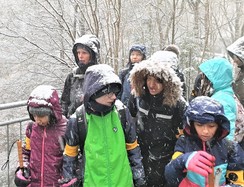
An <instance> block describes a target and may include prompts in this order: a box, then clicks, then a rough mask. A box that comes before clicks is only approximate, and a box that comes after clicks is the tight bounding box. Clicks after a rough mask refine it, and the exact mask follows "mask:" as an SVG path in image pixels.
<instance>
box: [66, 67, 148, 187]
mask: <svg viewBox="0 0 244 187" xmlns="http://www.w3.org/2000/svg"><path fill="white" fill-rule="evenodd" d="M111 83H115V84H119V85H121V83H120V80H119V77H118V76H117V75H116V74H115V73H114V71H113V70H112V68H111V67H110V66H108V65H105V64H101V65H95V66H91V67H89V68H88V70H87V72H86V77H85V83H84V93H85V95H84V106H85V110H86V114H85V115H86V119H85V120H86V122H87V127H86V129H87V132H86V138H85V142H84V147H83V148H82V147H80V149H81V150H83V153H82V154H83V157H82V163H83V164H82V165H83V168H82V169H81V170H82V173H83V186H85V187H86V186H88V187H90V186H103V187H104V186H108V187H112V186H114V187H115V186H116V187H117V186H118V187H119V186H121V187H124V186H133V180H134V183H135V185H136V186H139V185H140V184H143V183H145V181H144V169H143V165H142V162H141V160H142V157H141V152H140V148H139V146H138V143H137V138H136V129H135V124H134V123H133V122H132V119H131V115H130V113H129V110H128V109H127V108H126V107H125V106H124V105H123V104H122V103H121V102H120V101H119V100H117V101H116V102H118V104H116V106H118V105H119V106H120V107H119V108H121V109H122V110H125V116H124V117H125V119H126V120H121V117H120V116H119V113H118V110H119V109H118V107H115V104H113V105H112V106H111V107H110V109H109V110H106V111H105V112H97V111H94V110H91V108H90V107H91V106H92V103H91V96H92V95H93V94H94V93H96V92H97V91H98V90H101V89H102V88H103V87H104V86H106V85H108V84H111ZM79 109H80V107H79V108H78V109H77V110H79ZM79 120H80V119H79ZM83 120H84V119H83ZM122 122H123V123H122ZM79 136H81V134H80V131H79V130H78V128H77V119H76V116H75V115H72V116H71V118H70V119H69V123H68V130H67V131H66V142H67V143H66V146H65V157H64V165H63V168H64V177H65V178H74V177H75V173H74V171H73V169H74V166H75V162H76V158H77V155H78V147H79V146H80V145H81V143H80V142H79V139H80V137H79Z"/></svg>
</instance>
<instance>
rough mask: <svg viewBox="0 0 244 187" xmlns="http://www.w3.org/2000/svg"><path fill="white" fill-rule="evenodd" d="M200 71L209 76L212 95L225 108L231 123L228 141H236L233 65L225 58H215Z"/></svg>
mask: <svg viewBox="0 0 244 187" xmlns="http://www.w3.org/2000/svg"><path fill="white" fill-rule="evenodd" d="M199 69H200V70H201V71H202V72H203V73H204V74H205V75H206V76H207V78H208V79H209V81H210V82H211V83H212V86H213V94H212V95H211V97H212V98H214V99H215V100H216V101H219V102H220V103H221V104H222V105H223V107H224V112H225V115H226V117H227V118H228V120H229V121H230V134H229V135H228V136H227V138H228V139H230V140H234V134H235V121H236V112H237V111H236V102H235V99H234V91H233V89H232V83H233V74H232V72H233V67H232V65H231V63H230V62H229V61H228V60H226V59H224V58H213V59H210V60H207V61H205V62H203V63H202V64H201V65H200V66H199Z"/></svg>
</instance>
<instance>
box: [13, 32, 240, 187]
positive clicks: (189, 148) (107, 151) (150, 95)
mask: <svg viewBox="0 0 244 187" xmlns="http://www.w3.org/2000/svg"><path fill="white" fill-rule="evenodd" d="M99 49H100V43H99V40H98V39H97V38H96V36H94V35H84V36H82V37H81V38H79V39H77V40H76V42H75V44H74V47H73V54H74V57H75V61H76V64H77V66H78V67H77V68H76V69H74V71H73V72H72V73H70V74H69V75H68V76H67V78H66V81H65V86H64V90H63V92H62V96H61V102H60V100H59V97H58V94H57V91H56V90H55V89H54V88H53V87H52V86H46V85H41V86H38V87H37V88H35V89H34V90H33V91H32V93H31V94H30V97H29V99H28V106H27V110H28V112H29V115H30V119H31V120H32V121H33V122H30V123H29V124H28V126H27V129H26V139H25V145H24V146H23V158H24V159H23V160H24V169H23V168H20V167H18V168H17V170H16V174H15V184H16V185H17V186H41V187H46V186H62V187H68V186H88V187H93V186H111V187H112V186H114V187H120V186H121V187H125V186H126V187H127V186H140V187H143V186H148V187H153V186H155V187H158V186H164V187H165V186H167V187H174V186H182V187H188V186H196V187H197V186H200V187H204V186H206V187H212V186H224V185H225V184H226V183H229V184H232V183H234V184H235V185H244V183H243V171H244V151H243V149H242V148H241V147H240V146H239V144H238V143H237V142H235V141H232V140H230V139H231V136H234V134H233V132H234V129H233V128H234V127H233V125H234V123H235V121H234V120H235V119H236V118H235V117H234V116H232V115H233V114H234V112H236V111H233V110H234V109H235V108H236V107H235V106H233V103H235V101H234V102H233V101H232V100H231V99H232V98H231V99H230V100H229V99H228V100H227V98H229V95H230V96H231V95H234V92H233V90H232V88H231V86H230V85H231V83H232V81H231V80H228V79H227V77H226V75H220V76H219V77H216V75H215V71H218V69H221V68H220V67H222V66H223V64H226V63H229V62H228V61H227V60H225V59H212V60H210V61H209V62H206V63H205V64H202V65H201V67H200V69H201V71H202V72H203V74H204V76H203V75H202V74H201V76H202V77H201V81H200V85H202V87H201V89H198V91H199V90H204V91H205V92H204V93H208V94H199V95H198V96H197V97H196V98H193V99H192V100H191V101H190V103H189V105H188V104H187V102H186V100H185V98H184V97H183V96H184V94H183V93H185V92H184V79H182V74H181V73H180V72H179V70H178V67H177V65H178V64H177V63H178V60H179V59H178V56H177V53H175V52H174V51H172V48H167V47H166V48H165V49H164V50H163V51H158V52H156V53H155V54H154V55H152V57H151V58H149V59H147V60H146V48H145V46H143V45H134V46H132V47H131V49H130V52H129V62H128V64H127V65H126V68H125V69H123V70H121V71H120V73H119V76H118V75H116V74H115V72H114V70H113V68H112V67H110V66H109V65H106V64H98V62H99ZM178 52H179V51H178ZM215 61H216V62H215ZM243 63H244V62H243ZM214 64H220V65H219V66H218V65H214ZM229 64H230V63H229ZM212 65H213V66H215V67H216V70H215V68H214V67H213V66H212ZM226 66H227V67H228V65H226ZM208 68H209V69H208ZM221 71H223V72H225V71H224V70H223V69H221ZM226 72H227V74H228V73H230V71H229V69H228V68H227V70H226ZM231 75H232V74H231ZM231 75H230V76H231ZM203 77H204V78H205V77H207V78H208V79H207V80H208V81H209V85H206V83H205V84H203V82H204V81H202V79H203ZM223 77H224V78H223ZM215 80H216V81H215ZM220 80H222V81H224V83H226V85H227V86H226V85H225V84H224V83H223V82H219V81H220ZM203 85H204V86H205V87H204V89H202V88H203ZM219 90H221V91H223V92H219ZM224 94H226V97H225V96H223V95H224ZM222 96H223V97H222ZM221 98H223V99H221ZM120 100H121V101H122V102H121V101H120ZM60 103H61V104H60ZM230 103H232V104H230ZM228 112H229V113H230V114H229V116H228ZM62 114H63V115H62ZM226 137H229V138H226ZM23 171H28V172H23ZM25 173H28V174H29V175H25Z"/></svg>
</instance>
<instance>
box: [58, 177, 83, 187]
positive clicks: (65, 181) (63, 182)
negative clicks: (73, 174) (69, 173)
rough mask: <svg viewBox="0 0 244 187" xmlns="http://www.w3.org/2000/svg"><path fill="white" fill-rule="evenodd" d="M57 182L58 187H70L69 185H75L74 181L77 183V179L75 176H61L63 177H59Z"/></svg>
mask: <svg viewBox="0 0 244 187" xmlns="http://www.w3.org/2000/svg"><path fill="white" fill-rule="evenodd" d="M58 183H59V184H60V187H71V186H75V185H76V183H78V179H77V178H73V179H67V178H63V179H59V180H58Z"/></svg>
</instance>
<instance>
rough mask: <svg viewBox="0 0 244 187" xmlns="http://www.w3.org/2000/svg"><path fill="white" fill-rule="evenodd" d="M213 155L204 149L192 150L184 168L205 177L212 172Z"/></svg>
mask: <svg viewBox="0 0 244 187" xmlns="http://www.w3.org/2000/svg"><path fill="white" fill-rule="evenodd" d="M214 162H215V157H214V156H212V155H210V154H209V153H207V152H204V151H194V152H193V153H191V154H190V155H189V157H188V159H187V161H186V168H187V169H188V170H190V171H193V172H195V173H198V174H200V175H202V176H204V177H207V176H208V174H209V173H212V172H213V170H212V167H213V166H214Z"/></svg>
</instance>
